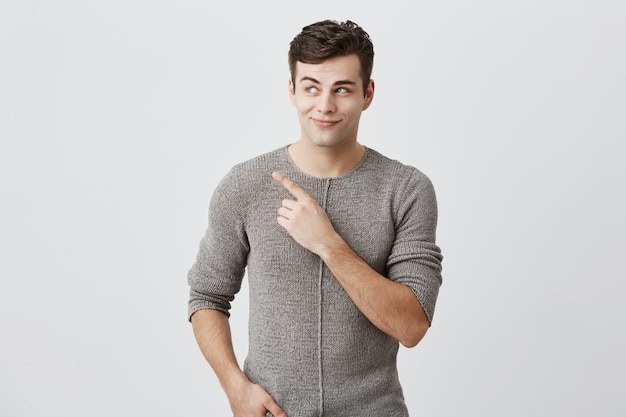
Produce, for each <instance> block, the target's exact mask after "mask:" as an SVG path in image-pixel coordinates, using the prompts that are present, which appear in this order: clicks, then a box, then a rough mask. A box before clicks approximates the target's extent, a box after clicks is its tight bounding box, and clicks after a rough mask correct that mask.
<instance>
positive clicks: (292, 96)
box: [288, 78, 296, 106]
mask: <svg viewBox="0 0 626 417" xmlns="http://www.w3.org/2000/svg"><path fill="white" fill-rule="evenodd" d="M288 87H289V100H291V104H293V105H294V106H295V105H296V90H295V86H294V85H293V81H291V78H290V79H289V83H288Z"/></svg>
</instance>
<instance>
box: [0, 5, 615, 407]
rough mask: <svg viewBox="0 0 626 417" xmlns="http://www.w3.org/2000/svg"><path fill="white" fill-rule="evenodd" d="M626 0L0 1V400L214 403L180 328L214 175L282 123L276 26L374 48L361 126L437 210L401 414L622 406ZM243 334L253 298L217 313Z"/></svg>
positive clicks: (292, 121)
mask: <svg viewBox="0 0 626 417" xmlns="http://www.w3.org/2000/svg"><path fill="white" fill-rule="evenodd" d="M625 13H626V4H625V3H624V2H621V1H617V0H615V1H609V0H596V1H592V0H589V1H584V0H573V1H557V0H542V1H525V2H521V1H519V2H502V1H487V0H477V1H474V2H463V1H439V2H435V1H431V2H424V1H422V2H409V1H385V2H382V3H378V4H377V5H376V6H375V7H374V6H368V5H367V4H366V3H363V2H360V1H345V2H335V1H327V0H322V1H318V2H315V3H311V4H309V3H302V4H300V3H292V4H283V2H253V1H248V2H224V3H219V5H213V3H211V2H207V1H196V0H187V1H176V2H174V1H169V2H166V1H163V0H152V1H148V0H143V1H138V0H130V1H120V0H110V1H106V2H105V1H100V2H86V1H79V0H74V1H71V0H51V1H36V0H31V1H18V0H0V140H1V148H0V187H1V193H0V198H1V201H0V210H1V216H0V253H1V256H2V261H1V263H0V331H1V333H0V416H3V417H4V416H6V417H22V416H29V417H30V416H44V415H45V416H48V417H54V416H64V417H67V416H81V417H82V416H93V417H98V416H111V415H115V416H131V415H133V416H135V415H145V416H147V415H150V416H181V415H204V416H229V415H230V412H229V408H228V404H227V401H226V399H225V397H224V396H223V394H222V391H221V389H220V387H219V384H218V382H217V381H216V379H215V377H214V376H213V375H212V373H211V371H210V369H209V367H208V365H206V363H205V362H204V360H203V359H202V357H201V355H200V352H199V350H198V349H197V346H196V345H195V341H194V340H193V336H192V333H191V328H190V325H189V324H188V323H187V321H186V307H187V306H186V303H187V283H186V274H187V270H188V269H189V267H190V266H191V264H192V262H193V260H194V259H195V254H196V250H197V246H198V243H199V239H200V237H201V236H202V234H203V232H204V229H205V226H206V214H207V205H208V200H209V198H210V194H211V192H212V190H213V187H214V186H215V185H216V183H217V181H218V180H219V179H220V178H221V177H222V175H224V174H225V172H226V171H227V169H228V168H230V166H231V165H233V164H234V163H236V162H239V161H241V160H244V159H247V158H248V157H251V156H254V155H256V154H258V153H260V152H265V151H268V150H271V149H274V148H276V147H278V146H281V145H283V144H286V143H288V142H291V141H293V140H295V139H296V138H297V135H298V132H299V131H298V126H297V121H296V117H295V114H294V112H293V109H292V108H291V106H290V104H289V101H288V97H287V77H288V70H287V63H286V51H287V47H288V42H289V41H290V40H291V38H292V37H293V36H294V35H295V34H296V33H297V32H298V31H299V30H300V28H301V27H302V26H304V25H306V24H308V23H311V22H313V21H316V20H319V19H322V18H334V19H340V20H343V19H352V20H354V21H356V22H357V23H360V24H361V25H362V26H364V28H365V29H366V30H367V31H368V32H369V33H370V35H371V36H372V38H373V40H374V44H375V49H376V54H377V55H376V64H375V68H374V74H373V76H374V79H375V80H376V83H377V84H376V86H377V91H376V97H375V100H374V104H373V105H372V107H371V108H370V109H369V110H368V111H367V112H366V113H365V114H364V116H363V119H362V128H361V141H362V143H364V144H366V145H368V146H370V147H373V148H375V149H377V150H379V151H381V152H383V153H386V154H387V155H389V156H391V157H394V158H398V159H401V160H403V161H404V162H406V163H409V164H412V165H415V166H417V167H419V168H421V169H422V170H423V171H424V172H426V173H427V174H428V175H429V176H430V177H431V179H432V180H433V182H434V184H435V187H436V189H437V192H438V197H439V206H440V227H439V236H438V237H439V242H438V243H439V244H440V246H441V247H442V250H443V252H444V256H445V259H444V285H443V286H442V288H441V292H440V299H439V303H438V306H437V312H436V317H435V322H434V325H433V327H432V329H431V331H430V333H429V334H428V335H427V337H426V338H425V339H424V341H423V342H422V343H421V344H420V345H419V346H418V347H417V348H415V349H412V350H407V349H402V350H401V355H400V371H401V377H402V379H403V382H404V384H405V390H406V397H407V402H408V404H409V407H410V410H411V412H412V415H414V416H430V417H436V416H442V417H448V416H457V415H464V416H481V417H487V416H489V417H491V416H493V417H501V416H507V417H515V416H568V417H574V416H590V415H595V416H623V415H625V414H626V399H625V398H626V397H624V395H623V394H624V392H623V390H624V374H625V373H626V361H625V360H624V355H623V353H624V352H625V351H626V342H625V340H626V331H625V327H626V326H624V319H625V317H626V314H625V313H626V312H625V308H624V305H623V299H624V296H623V294H624V290H625V289H626V286H625V285H624V278H626V276H625V273H624V266H623V258H624V249H625V248H626V244H625V243H626V239H625V237H624V235H625V232H626V227H625V224H624V223H625V222H624V213H625V212H626V202H625V199H626V195H625V191H626V187H625V179H626V169H625V168H624V166H625V163H624V151H623V142H624V140H625V139H626V118H625V117H624V115H625V114H626V77H625V76H624V74H626V28H625V26H624V25H623V20H624V19H623V17H624V15H625ZM233 314H234V316H233V326H234V337H235V343H236V347H237V353H238V355H240V357H241V359H243V355H245V342H246V330H245V324H246V314H247V308H246V295H245V293H242V294H241V295H240V297H239V298H238V299H237V300H236V302H235V307H234V312H233Z"/></svg>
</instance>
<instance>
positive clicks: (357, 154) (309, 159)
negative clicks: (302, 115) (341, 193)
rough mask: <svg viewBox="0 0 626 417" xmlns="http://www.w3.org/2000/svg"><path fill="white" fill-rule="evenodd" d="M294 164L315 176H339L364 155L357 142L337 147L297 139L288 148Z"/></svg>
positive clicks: (361, 147) (355, 164)
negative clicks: (312, 143)
mask: <svg viewBox="0 0 626 417" xmlns="http://www.w3.org/2000/svg"><path fill="white" fill-rule="evenodd" d="M288 152H289V156H290V157H291V159H292V160H293V162H294V164H296V166H297V167H298V168H299V169H300V170H301V171H303V172H305V173H307V174H309V175H311V176H314V177H317V178H334V177H341V176H343V175H345V174H347V173H348V172H350V171H351V170H352V169H354V167H356V166H357V165H358V164H359V162H361V160H362V159H363V157H364V156H365V148H364V147H363V145H361V144H359V143H358V142H353V143H350V144H347V145H345V146H342V147H341V148H338V147H324V146H317V145H311V144H309V143H307V142H304V141H302V140H299V141H297V142H295V143H293V144H292V145H290V146H289V148H288Z"/></svg>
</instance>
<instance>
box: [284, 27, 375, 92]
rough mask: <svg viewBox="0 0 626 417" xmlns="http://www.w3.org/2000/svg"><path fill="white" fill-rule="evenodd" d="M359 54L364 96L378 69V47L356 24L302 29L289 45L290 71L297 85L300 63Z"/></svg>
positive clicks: (316, 62) (319, 61) (292, 79)
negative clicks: (376, 65) (372, 76)
mask: <svg viewBox="0 0 626 417" xmlns="http://www.w3.org/2000/svg"><path fill="white" fill-rule="evenodd" d="M351 54H356V55H357V56H358V57H359V62H360V63H361V80H362V82H363V93H365V90H366V89H367V86H368V84H369V82H370V77H371V75H372V67H373V66H374V45H373V44H372V40H371V39H370V37H369V35H368V34H367V33H366V32H365V31H364V30H363V28H361V27H360V26H359V25H357V24H356V23H354V22H352V21H350V20H346V21H345V22H337V21H335V20H322V21H319V22H316V23H313V24H311V25H308V26H305V27H304V28H302V31H301V32H300V33H299V34H298V35H296V37H295V38H293V40H292V41H291V43H290V44H289V71H291V81H292V82H293V84H294V85H295V84H296V78H295V77H296V64H297V63H298V62H303V63H305V64H319V63H321V62H324V61H326V60H328V59H330V58H335V57H339V56H346V55H351Z"/></svg>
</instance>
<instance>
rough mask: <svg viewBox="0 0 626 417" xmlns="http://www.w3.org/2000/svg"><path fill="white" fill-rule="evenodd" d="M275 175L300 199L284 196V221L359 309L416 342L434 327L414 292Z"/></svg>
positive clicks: (397, 336)
mask: <svg viewBox="0 0 626 417" xmlns="http://www.w3.org/2000/svg"><path fill="white" fill-rule="evenodd" d="M272 176H273V178H274V179H275V180H276V181H278V182H279V183H280V184H281V185H282V186H283V187H285V188H286V189H287V190H288V191H289V192H290V193H291V194H292V195H293V196H294V197H295V200H289V199H287V200H283V201H282V205H281V207H280V208H279V209H278V223H279V224H280V225H281V226H282V227H284V228H285V229H286V230H287V232H288V233H289V234H290V235H291V236H292V237H293V238H294V239H295V240H296V241H297V242H298V243H299V244H300V245H302V246H303V247H305V248H307V249H309V250H310V251H312V252H313V253H315V254H317V255H318V256H320V257H321V259H322V260H323V261H324V262H325V264H326V265H327V266H328V268H329V269H330V270H331V272H332V273H333V275H334V276H335V277H336V278H337V280H338V281H339V283H340V284H341V285H342V286H343V288H344V289H345V290H346V292H347V293H348V295H349V296H350V298H351V299H352V301H353V302H354V304H355V305H356V306H357V308H358V309H359V310H360V311H361V312H362V313H363V314H364V315H365V316H366V317H367V318H368V319H369V320H370V321H371V322H372V323H373V324H374V325H375V326H376V327H378V328H379V329H380V330H382V331H383V332H385V333H387V334H389V335H390V336H392V337H393V338H395V339H396V340H398V341H399V342H400V343H402V344H403V345H404V346H406V347H413V346H415V345H417V344H418V343H419V341H420V340H421V339H422V338H423V337H424V335H425V334H426V331H427V330H428V328H429V326H430V322H429V320H428V317H427V316H426V314H425V312H424V309H423V308H422V306H421V304H420V302H419V301H418V299H417V297H416V296H415V294H414V293H413V291H412V290H411V289H410V288H409V287H408V286H406V285H404V284H401V283H398V282H395V281H392V280H390V279H388V278H387V277H385V276H383V275H381V274H379V273H378V272H376V271H375V270H374V269H372V268H371V267H370V266H369V265H368V264H367V263H366V262H365V261H363V259H361V258H360V257H359V256H358V255H357V254H356V253H355V252H354V251H353V250H352V249H351V248H350V246H349V245H348V244H347V243H346V242H345V241H344V239H343V238H342V237H341V236H340V235H339V234H338V233H337V232H336V231H335V229H334V228H333V226H332V224H331V222H330V220H329V219H328V216H327V215H326V213H325V212H324V210H323V209H322V208H321V207H320V206H319V205H318V204H317V202H316V201H315V200H313V199H312V198H311V197H310V196H309V195H308V194H307V193H306V192H305V191H304V190H302V189H301V188H300V187H299V186H298V185H297V184H295V183H294V182H293V181H291V180H289V179H288V178H286V177H285V176H284V175H282V174H280V173H273V174H272Z"/></svg>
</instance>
